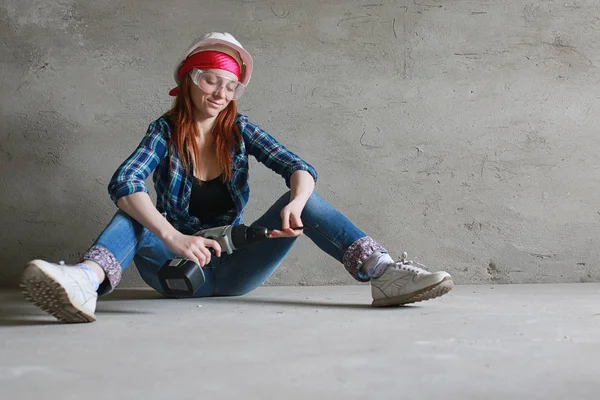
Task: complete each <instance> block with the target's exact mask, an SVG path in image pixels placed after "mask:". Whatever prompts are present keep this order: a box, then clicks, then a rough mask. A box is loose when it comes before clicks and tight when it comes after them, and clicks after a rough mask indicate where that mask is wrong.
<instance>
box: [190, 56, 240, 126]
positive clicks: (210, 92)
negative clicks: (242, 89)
mask: <svg viewBox="0 0 600 400" xmlns="http://www.w3.org/2000/svg"><path fill="white" fill-rule="evenodd" d="M190 74H191V77H192V81H193V83H194V84H192V85H191V87H192V89H191V96H192V101H193V102H194V106H195V107H196V112H197V115H198V116H199V117H201V118H214V117H216V116H217V115H219V113H220V112H221V111H223V110H224V109H225V107H227V105H228V104H229V102H230V101H231V100H233V98H234V94H235V89H236V87H237V85H238V79H237V76H236V75H235V74H234V73H233V72H229V71H226V70H223V69H212V68H211V69H205V70H203V72H202V73H196V74H194V72H191V73H190Z"/></svg>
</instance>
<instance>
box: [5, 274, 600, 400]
mask: <svg viewBox="0 0 600 400" xmlns="http://www.w3.org/2000/svg"><path fill="white" fill-rule="evenodd" d="M369 302H370V295H369V288H368V286H341V287H339V286H338V287H265V288H261V289H258V290H256V291H255V292H254V293H252V294H250V295H247V296H244V297H239V298H212V299H190V300H165V299H159V298H158V297H157V296H156V295H155V294H154V293H153V292H150V291H144V290H137V291H120V292H115V293H114V294H112V295H110V296H108V297H106V298H104V299H103V300H102V301H101V302H100V303H99V305H98V314H97V315H98V321H97V322H95V323H92V324H85V325H61V324H58V323H56V322H54V321H53V320H52V319H51V318H50V317H47V316H46V315H45V314H43V313H42V312H40V311H38V310H37V309H35V308H34V307H33V306H30V305H29V304H28V303H25V302H23V301H22V300H21V297H20V296H19V294H18V293H16V292H3V293H0V304H1V305H2V306H1V312H0V346H1V347H0V398H2V399H36V400H37V399H39V398H40V395H42V397H43V398H47V399H54V398H62V399H86V400H93V399H107V398H118V399H178V400H184V399H194V400H197V399H200V398H204V399H284V398H287V399H309V398H318V399H342V398H343V399H365V398H377V399H391V398H402V399H417V398H418V399H440V398H450V399H598V398H600V362H599V361H598V360H599V358H600V284H596V283H590V284H561V285H501V286H459V287H457V288H455V290H453V291H452V292H451V293H450V294H449V295H447V296H445V297H443V298H440V299H436V300H432V301H428V302H424V303H419V304H418V305H414V306H408V307H404V308H396V309H372V308H370V307H369Z"/></svg>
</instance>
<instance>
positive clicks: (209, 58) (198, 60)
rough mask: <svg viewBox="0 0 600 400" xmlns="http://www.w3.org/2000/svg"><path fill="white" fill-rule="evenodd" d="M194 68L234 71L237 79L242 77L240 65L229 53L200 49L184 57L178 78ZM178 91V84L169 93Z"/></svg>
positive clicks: (173, 93)
mask: <svg viewBox="0 0 600 400" xmlns="http://www.w3.org/2000/svg"><path fill="white" fill-rule="evenodd" d="M194 68H198V69H202V68H218V69H224V70H225V71H229V72H231V73H234V74H235V75H236V76H237V78H238V80H240V79H241V77H242V74H241V71H240V65H239V64H238V63H237V61H235V59H234V58H233V57H231V56H230V55H229V54H225V53H221V52H220V51H213V50H208V51H201V52H199V53H196V54H193V55H191V56H189V57H188V58H186V60H185V61H184V62H183V64H182V65H181V67H180V68H179V73H178V76H179V79H181V78H183V77H184V76H185V74H187V73H188V72H190V71H191V70H192V69H194ZM178 93H179V86H178V87H176V88H174V89H171V91H170V92H169V95H170V96H177V94H178Z"/></svg>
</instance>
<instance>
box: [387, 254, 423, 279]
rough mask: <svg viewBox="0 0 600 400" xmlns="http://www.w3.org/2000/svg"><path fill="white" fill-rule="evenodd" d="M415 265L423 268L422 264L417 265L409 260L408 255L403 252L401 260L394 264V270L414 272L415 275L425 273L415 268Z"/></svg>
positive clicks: (421, 269)
mask: <svg viewBox="0 0 600 400" xmlns="http://www.w3.org/2000/svg"><path fill="white" fill-rule="evenodd" d="M415 264H417V265H420V266H421V267H425V266H424V265H423V264H419V263H418V262H414V261H412V260H409V259H408V253H407V252H403V253H402V258H401V259H400V260H399V261H396V262H395V263H394V268H397V269H401V270H403V271H408V272H414V273H415V274H422V273H426V272H427V271H426V270H425V269H424V268H420V267H417V266H416V265H415Z"/></svg>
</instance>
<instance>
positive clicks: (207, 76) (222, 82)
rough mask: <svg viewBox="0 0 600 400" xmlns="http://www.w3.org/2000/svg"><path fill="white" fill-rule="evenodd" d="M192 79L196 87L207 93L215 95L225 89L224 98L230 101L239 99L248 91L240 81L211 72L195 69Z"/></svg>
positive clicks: (192, 71)
mask: <svg viewBox="0 0 600 400" xmlns="http://www.w3.org/2000/svg"><path fill="white" fill-rule="evenodd" d="M190 77H191V78H192V81H193V82H194V83H195V84H196V86H198V87H199V88H200V89H202V91H204V92H206V93H214V92H217V91H220V90H221V89H224V92H223V93H224V96H225V98H227V99H229V100H237V99H239V98H240V97H242V94H243V93H244V90H245V89H246V86H244V85H243V84H242V83H240V82H239V81H237V80H234V79H229V78H227V77H224V76H222V75H219V74H216V73H214V72H211V71H203V70H201V69H193V70H191V71H190Z"/></svg>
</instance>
